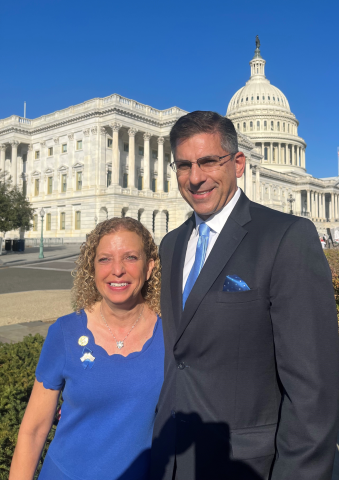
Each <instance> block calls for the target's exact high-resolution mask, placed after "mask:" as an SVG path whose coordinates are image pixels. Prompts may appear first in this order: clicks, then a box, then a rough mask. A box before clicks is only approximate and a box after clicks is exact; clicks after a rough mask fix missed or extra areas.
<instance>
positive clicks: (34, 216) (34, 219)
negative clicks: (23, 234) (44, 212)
mask: <svg viewBox="0 0 339 480" xmlns="http://www.w3.org/2000/svg"><path fill="white" fill-rule="evenodd" d="M33 230H34V231H35V232H37V231H38V215H36V214H35V215H33Z"/></svg>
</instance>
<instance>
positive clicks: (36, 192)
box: [34, 178, 40, 196]
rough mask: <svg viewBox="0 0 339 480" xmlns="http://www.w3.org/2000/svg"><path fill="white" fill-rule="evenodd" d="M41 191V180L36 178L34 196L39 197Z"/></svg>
mask: <svg viewBox="0 0 339 480" xmlns="http://www.w3.org/2000/svg"><path fill="white" fill-rule="evenodd" d="M39 189H40V180H39V179H38V178H36V179H35V182H34V195H35V196H37V195H39Z"/></svg>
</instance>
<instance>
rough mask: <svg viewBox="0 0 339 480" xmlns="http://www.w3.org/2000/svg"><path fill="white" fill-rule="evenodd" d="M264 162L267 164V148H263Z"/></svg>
mask: <svg viewBox="0 0 339 480" xmlns="http://www.w3.org/2000/svg"><path fill="white" fill-rule="evenodd" d="M264 160H265V161H266V162H267V160H268V147H265V148H264Z"/></svg>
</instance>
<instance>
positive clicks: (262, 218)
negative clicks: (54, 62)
mask: <svg viewBox="0 0 339 480" xmlns="http://www.w3.org/2000/svg"><path fill="white" fill-rule="evenodd" d="M249 208H250V215H251V221H252V222H254V223H258V224H259V225H260V228H262V229H263V231H267V230H269V231H270V230H271V231H272V230H275V231H276V230H277V229H278V230H280V231H286V230H287V229H288V228H290V227H291V226H292V225H293V226H294V228H297V229H299V228H300V229H302V230H303V229H311V230H314V229H315V226H314V224H313V222H311V220H309V219H308V218H305V217H297V216H296V215H293V214H290V213H284V212H280V211H279V210H274V209H273V208H269V207H266V206H264V205H260V204H259V203H256V202H252V201H250V207H249Z"/></svg>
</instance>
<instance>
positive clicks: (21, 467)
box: [9, 380, 60, 480]
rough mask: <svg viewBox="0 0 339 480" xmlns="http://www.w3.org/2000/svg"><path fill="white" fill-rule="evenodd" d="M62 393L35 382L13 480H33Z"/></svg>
mask: <svg viewBox="0 0 339 480" xmlns="http://www.w3.org/2000/svg"><path fill="white" fill-rule="evenodd" d="M59 394H60V390H47V389H46V388H45V387H44V386H43V384H42V383H39V382H38V381H37V380H35V383H34V386H33V390H32V394H31V398H30V399H29V402H28V405H27V409H26V412H25V415H24V418H23V419H22V423H21V427H20V430H19V436H18V442H17V445H16V447H15V451H14V455H13V460H12V465H11V470H10V474H9V480H33V477H34V473H35V470H36V467H37V464H38V462H39V459H40V455H41V452H42V449H43V447H44V444H45V442H46V438H47V435H48V433H49V431H50V429H51V426H52V423H53V419H54V415H55V411H56V407H57V403H58V398H59Z"/></svg>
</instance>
